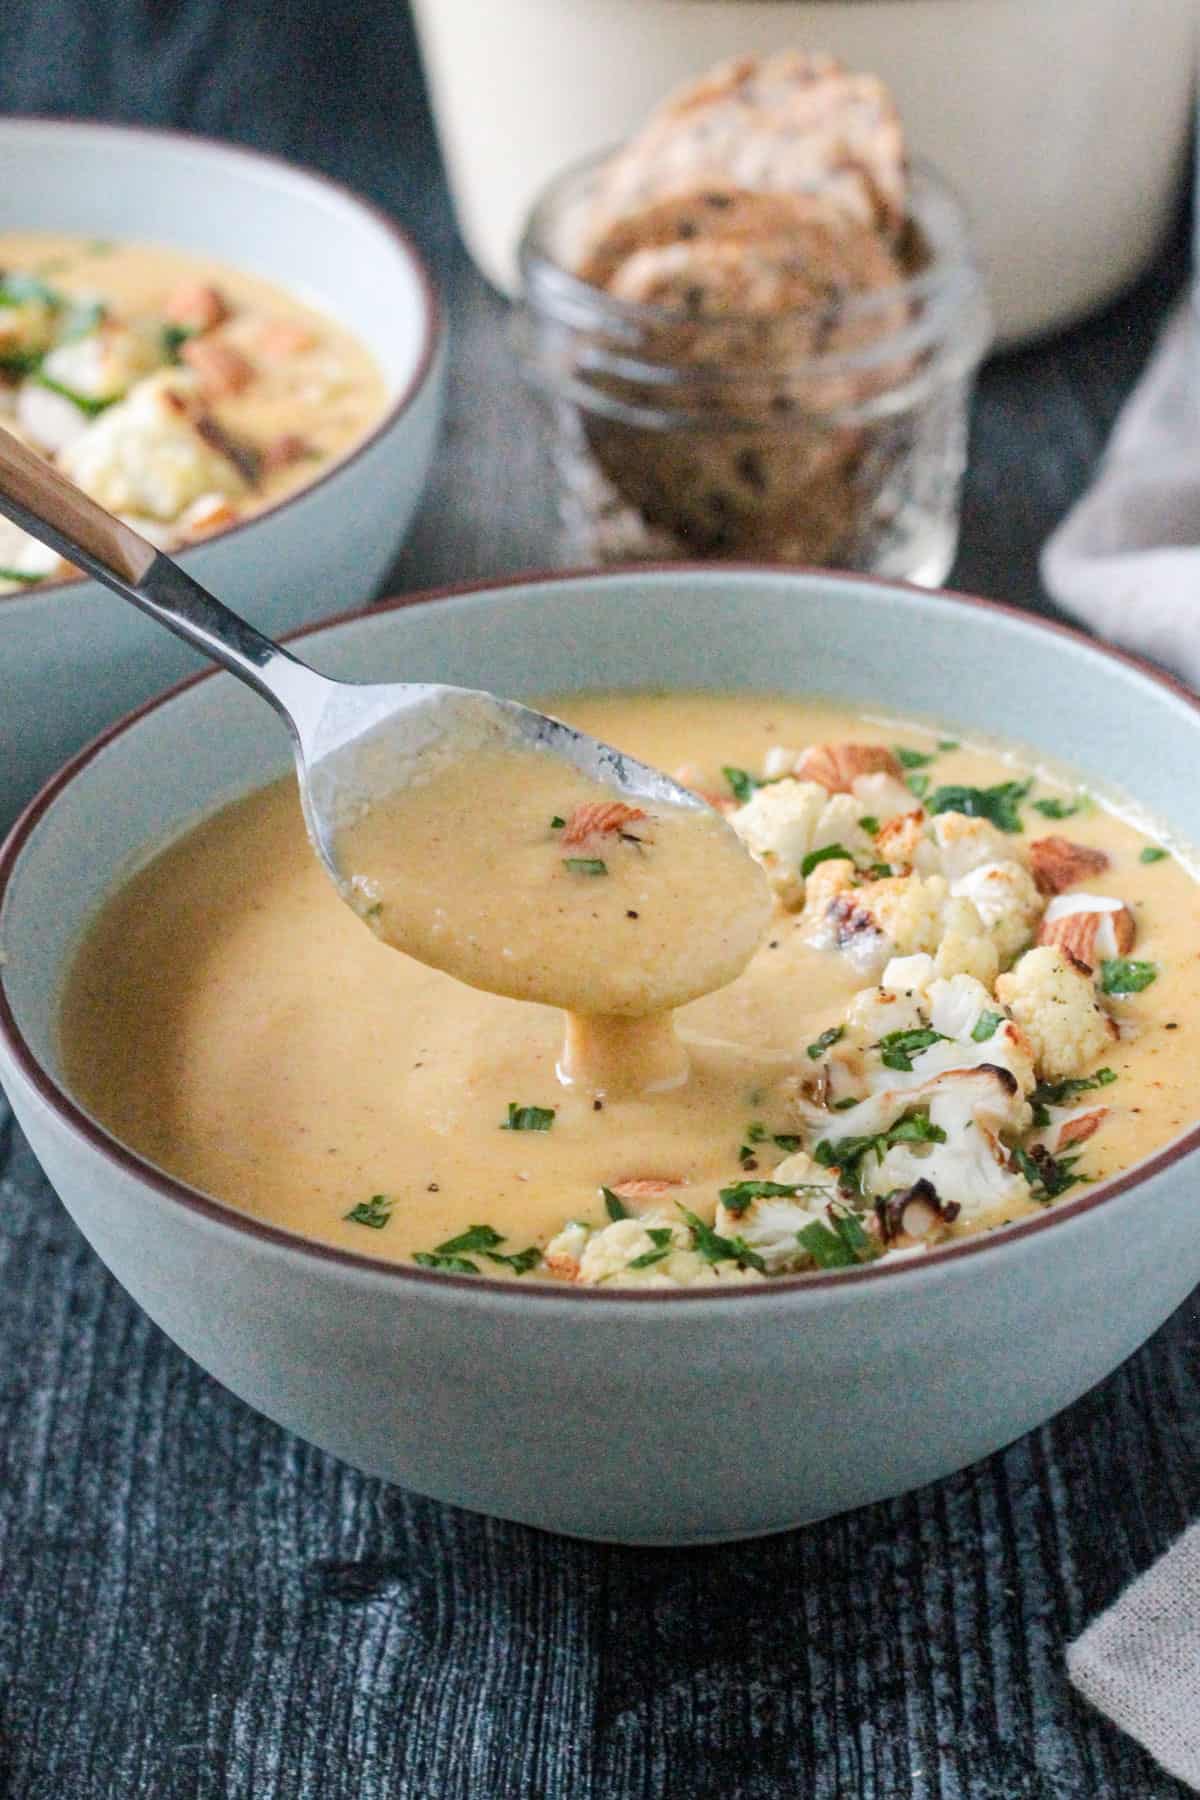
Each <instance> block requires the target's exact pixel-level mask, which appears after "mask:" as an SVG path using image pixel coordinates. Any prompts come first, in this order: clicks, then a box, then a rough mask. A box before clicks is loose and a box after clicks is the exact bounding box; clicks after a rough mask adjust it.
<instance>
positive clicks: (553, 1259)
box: [542, 1256, 579, 1281]
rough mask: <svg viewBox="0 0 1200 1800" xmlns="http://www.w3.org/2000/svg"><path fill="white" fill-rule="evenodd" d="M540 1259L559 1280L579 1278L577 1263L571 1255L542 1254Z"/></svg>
mask: <svg viewBox="0 0 1200 1800" xmlns="http://www.w3.org/2000/svg"><path fill="white" fill-rule="evenodd" d="M542 1261H543V1262H544V1263H545V1265H546V1267H547V1268H548V1269H550V1270H552V1271H553V1273H554V1274H555V1275H557V1276H558V1278H559V1280H560V1281H578V1280H579V1264H578V1262H577V1261H576V1259H575V1258H574V1257H573V1256H544V1257H543V1258H542Z"/></svg>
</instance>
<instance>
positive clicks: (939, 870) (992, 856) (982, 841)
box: [917, 812, 1011, 884]
mask: <svg viewBox="0 0 1200 1800" xmlns="http://www.w3.org/2000/svg"><path fill="white" fill-rule="evenodd" d="M1010 854H1011V839H1007V838H1005V836H1004V833H1003V832H1001V831H997V829H996V827H995V826H994V825H992V824H990V823H989V822H988V820H987V819H973V818H971V817H970V816H969V815H968V814H967V813H960V812H945V813H938V814H937V815H936V817H934V818H932V819H930V820H929V823H928V828H927V830H926V833H925V843H924V844H923V846H922V848H921V852H920V854H919V856H918V858H917V864H918V867H919V868H920V869H921V870H922V872H923V873H924V874H927V875H935V874H936V875H944V876H945V877H946V880H947V881H949V882H950V883H951V884H953V883H954V882H957V881H961V880H962V878H963V876H964V875H969V874H970V873H971V871H972V870H973V869H979V868H982V867H983V865H984V864H985V863H1001V862H1004V861H1005V860H1006V859H1007V858H1008V857H1009V856H1010Z"/></svg>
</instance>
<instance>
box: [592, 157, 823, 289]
mask: <svg viewBox="0 0 1200 1800" xmlns="http://www.w3.org/2000/svg"><path fill="white" fill-rule="evenodd" d="M836 223H837V215H836V213H835V212H834V211H833V210H831V208H830V207H829V206H828V205H827V204H826V203H825V202H824V201H823V200H820V199H817V198H814V197H813V196H811V195H797V194H757V193H753V192H751V191H749V190H747V189H744V188H738V187H735V186H732V185H730V184H729V183H728V182H721V181H714V182H711V183H710V184H709V185H708V186H707V187H702V188H694V189H690V190H688V191H687V192H684V193H679V194H673V195H671V196H670V197H669V198H667V199H657V200H652V201H649V202H648V203H647V204H645V205H644V206H640V207H635V208H634V209H633V210H632V211H630V212H628V213H625V214H622V215H620V216H618V217H609V218H608V219H607V220H605V221H604V222H603V223H600V222H598V221H597V220H595V219H593V224H592V229H591V232H590V235H589V237H588V240H587V249H586V252H585V253H584V254H582V255H581V257H580V259H579V260H578V261H577V262H576V263H575V265H574V273H575V274H576V275H578V276H579V278H580V280H581V281H586V282H589V283H590V284H591V285H592V286H593V287H607V286H608V285H609V283H610V282H611V281H612V279H613V276H614V275H615V274H616V272H617V270H618V269H619V268H620V267H621V265H622V263H625V262H627V261H628V260H629V258H630V257H631V256H635V255H636V254H637V253H638V251H640V250H655V249H664V248H666V247H667V246H668V245H671V244H687V243H730V244H735V245H741V244H753V243H756V242H760V241H761V240H763V239H765V238H781V237H788V236H792V235H798V236H799V235H803V233H804V232H806V231H807V230H808V229H809V228H810V227H812V226H814V225H821V224H823V225H826V226H829V225H833V224H836Z"/></svg>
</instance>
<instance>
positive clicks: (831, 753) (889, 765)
mask: <svg viewBox="0 0 1200 1800" xmlns="http://www.w3.org/2000/svg"><path fill="white" fill-rule="evenodd" d="M796 774H797V776H798V777H799V779H800V780H801V781H816V782H819V783H820V785H821V786H822V787H823V788H825V789H827V790H828V792H829V793H831V794H848V793H850V791H851V789H852V787H853V785H854V783H855V781H857V779H858V777H859V776H860V775H893V776H895V778H896V779H897V780H898V781H899V780H900V779H902V777H903V770H902V769H901V767H900V764H899V762H898V760H897V759H896V757H895V756H894V755H893V754H892V752H891V751H890V750H888V749H887V748H886V747H885V746H884V745H883V744H810V745H809V747H808V749H807V750H806V751H805V752H804V754H803V756H802V757H801V758H800V760H799V762H798V763H797V764H796Z"/></svg>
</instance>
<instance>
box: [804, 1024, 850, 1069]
mask: <svg viewBox="0 0 1200 1800" xmlns="http://www.w3.org/2000/svg"><path fill="white" fill-rule="evenodd" d="M845 1035H846V1027H845V1026H844V1025H831V1026H830V1027H829V1030H828V1031H823V1032H822V1033H821V1035H820V1037H819V1038H814V1039H813V1041H812V1043H811V1044H810V1045H809V1046H808V1055H809V1056H810V1057H811V1059H812V1061H813V1062H817V1061H818V1060H819V1059H820V1058H821V1057H822V1056H824V1054H825V1052H826V1051H827V1050H830V1049H832V1048H833V1046H834V1044H836V1043H838V1042H839V1041H840V1039H842V1038H844V1037H845Z"/></svg>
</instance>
